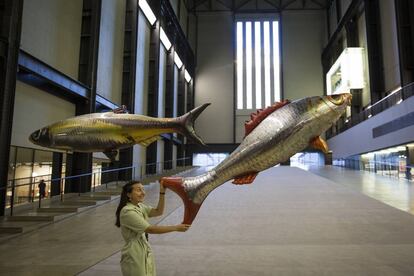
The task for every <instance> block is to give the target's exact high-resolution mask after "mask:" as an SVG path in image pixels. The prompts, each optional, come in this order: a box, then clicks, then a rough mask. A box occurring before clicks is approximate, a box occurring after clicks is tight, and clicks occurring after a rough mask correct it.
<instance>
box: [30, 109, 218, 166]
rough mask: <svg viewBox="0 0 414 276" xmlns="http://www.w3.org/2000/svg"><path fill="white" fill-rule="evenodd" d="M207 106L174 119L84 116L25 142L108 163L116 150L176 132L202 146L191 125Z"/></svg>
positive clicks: (115, 113)
mask: <svg viewBox="0 0 414 276" xmlns="http://www.w3.org/2000/svg"><path fill="white" fill-rule="evenodd" d="M208 105H210V104H209V103H207V104H203V105H201V106H199V107H196V108H194V109H193V110H191V111H190V112H188V113H186V114H184V115H183V116H180V117H177V118H153V117H148V116H143V115H136V114H127V113H125V112H124V113H118V112H119V111H117V110H115V111H110V112H105V113H92V114H86V115H81V116H76V117H73V118H69V119H66V120H63V121H60V122H57V123H54V124H51V125H49V126H46V127H43V128H41V129H39V130H36V131H35V132H33V133H32V134H31V135H30V137H29V140H30V141H31V142H32V143H34V144H36V145H39V146H43V147H48V148H52V149H59V150H68V151H79V152H103V153H105V154H106V155H107V156H108V157H109V158H110V159H111V160H114V159H115V157H116V155H117V152H118V150H119V149H123V148H127V147H131V146H133V145H135V144H140V145H142V146H148V145H149V144H151V143H152V142H154V141H156V140H158V139H160V138H161V137H160V134H164V133H174V132H177V133H180V134H183V135H185V136H186V137H187V138H189V139H191V140H192V141H194V142H196V143H199V144H203V145H204V142H203V140H202V139H201V138H200V137H199V136H198V135H197V134H196V132H195V130H194V121H195V119H197V117H198V116H199V115H200V114H201V112H203V110H204V109H205V108H206V107H207V106H208Z"/></svg>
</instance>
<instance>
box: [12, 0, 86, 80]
mask: <svg viewBox="0 0 414 276" xmlns="http://www.w3.org/2000/svg"><path fill="white" fill-rule="evenodd" d="M82 3H83V1H82V0H71V1H67V0H29V1H24V5H23V19H22V34H21V42H20V43H21V48H22V49H23V50H25V51H27V52H28V53H29V54H31V55H33V56H35V57H36V58H38V59H40V60H42V61H43V62H46V63H47V64H49V65H51V66H52V67H54V68H56V69H57V70H59V71H61V72H62V73H64V74H67V75H69V76H70V77H72V78H74V79H77V78H78V67H79V49H80V38H81V23H82Z"/></svg>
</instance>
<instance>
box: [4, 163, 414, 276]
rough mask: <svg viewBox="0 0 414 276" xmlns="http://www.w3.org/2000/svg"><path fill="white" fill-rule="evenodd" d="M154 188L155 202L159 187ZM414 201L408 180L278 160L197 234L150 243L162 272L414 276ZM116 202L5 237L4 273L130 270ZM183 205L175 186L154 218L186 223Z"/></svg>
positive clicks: (226, 195) (226, 191)
mask: <svg viewBox="0 0 414 276" xmlns="http://www.w3.org/2000/svg"><path fill="white" fill-rule="evenodd" d="M195 174H197V172H195ZM147 191H148V192H147V196H148V198H147V200H148V202H149V203H150V204H151V203H152V204H154V203H155V202H156V197H157V192H158V187H157V185H156V184H151V185H150V186H148V189H147ZM404 191H406V193H405V194H404ZM383 201H384V202H385V203H384V202H383ZM412 201H413V199H412V193H411V184H410V183H408V182H406V183H401V181H397V180H394V179H391V178H388V177H384V176H379V175H375V174H369V173H364V172H356V171H349V170H344V169H338V168H335V167H329V166H328V167H323V168H319V169H315V168H311V169H309V170H303V169H300V168H294V167H276V168H272V169H269V170H267V171H265V172H262V173H260V174H259V176H258V177H257V179H256V181H255V182H254V183H253V184H252V185H244V186H234V185H231V184H229V183H226V184H224V185H222V186H220V187H219V188H217V189H216V190H215V191H214V192H212V193H211V194H210V195H209V197H208V198H207V200H206V201H205V203H204V204H203V206H202V208H201V210H200V212H199V214H198V216H197V218H196V220H195V221H194V223H193V225H192V227H191V228H190V230H189V231H188V232H186V233H170V234H165V235H151V237H150V243H151V244H152V246H153V249H154V252H155V257H156V263H157V271H158V275H161V276H162V275H414V235H413V233H414V216H413V215H411V214H409V213H408V212H411V211H412V208H411V206H412V204H411V202H412ZM116 205H117V201H114V202H110V203H108V204H105V205H102V206H100V207H98V208H95V209H92V210H89V211H87V212H84V213H81V214H79V215H77V216H74V217H70V218H68V219H65V220H62V221H60V222H57V223H55V224H52V225H48V226H46V227H44V228H42V229H39V230H38V231H34V232H31V233H27V234H25V235H22V236H19V237H18V238H14V239H11V240H8V241H7V242H5V243H3V244H1V245H0V275H76V274H80V275H121V274H120V269H119V259H120V256H119V249H120V248H121V247H122V244H123V242H122V238H121V236H120V233H119V229H118V228H116V227H114V226H113V222H114V216H113V213H114V211H115V208H116ZM393 206H394V207H393ZM402 210H406V211H407V212H406V211H402ZM182 212H183V210H182V207H181V202H180V199H179V198H178V197H177V196H175V195H174V194H172V193H171V192H169V193H167V210H166V212H165V215H164V216H163V217H161V218H159V219H158V220H154V221H152V223H160V224H163V225H165V224H175V223H179V222H180V221H181V219H182Z"/></svg>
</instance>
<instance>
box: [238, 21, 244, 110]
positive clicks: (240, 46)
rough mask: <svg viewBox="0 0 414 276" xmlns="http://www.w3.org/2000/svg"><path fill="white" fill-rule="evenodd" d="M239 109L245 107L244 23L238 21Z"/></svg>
mask: <svg viewBox="0 0 414 276" xmlns="http://www.w3.org/2000/svg"><path fill="white" fill-rule="evenodd" d="M237 109H243V23H242V22H237Z"/></svg>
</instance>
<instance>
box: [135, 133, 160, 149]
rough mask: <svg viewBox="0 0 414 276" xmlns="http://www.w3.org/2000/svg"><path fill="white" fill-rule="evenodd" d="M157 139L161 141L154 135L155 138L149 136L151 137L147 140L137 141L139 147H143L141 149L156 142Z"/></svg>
mask: <svg viewBox="0 0 414 276" xmlns="http://www.w3.org/2000/svg"><path fill="white" fill-rule="evenodd" d="M158 139H161V136H159V135H156V136H151V137H149V138H147V139H144V140H141V141H138V144H140V145H141V146H143V147H147V146H148V145H149V144H151V143H153V142H155V141H157V140H158Z"/></svg>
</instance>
